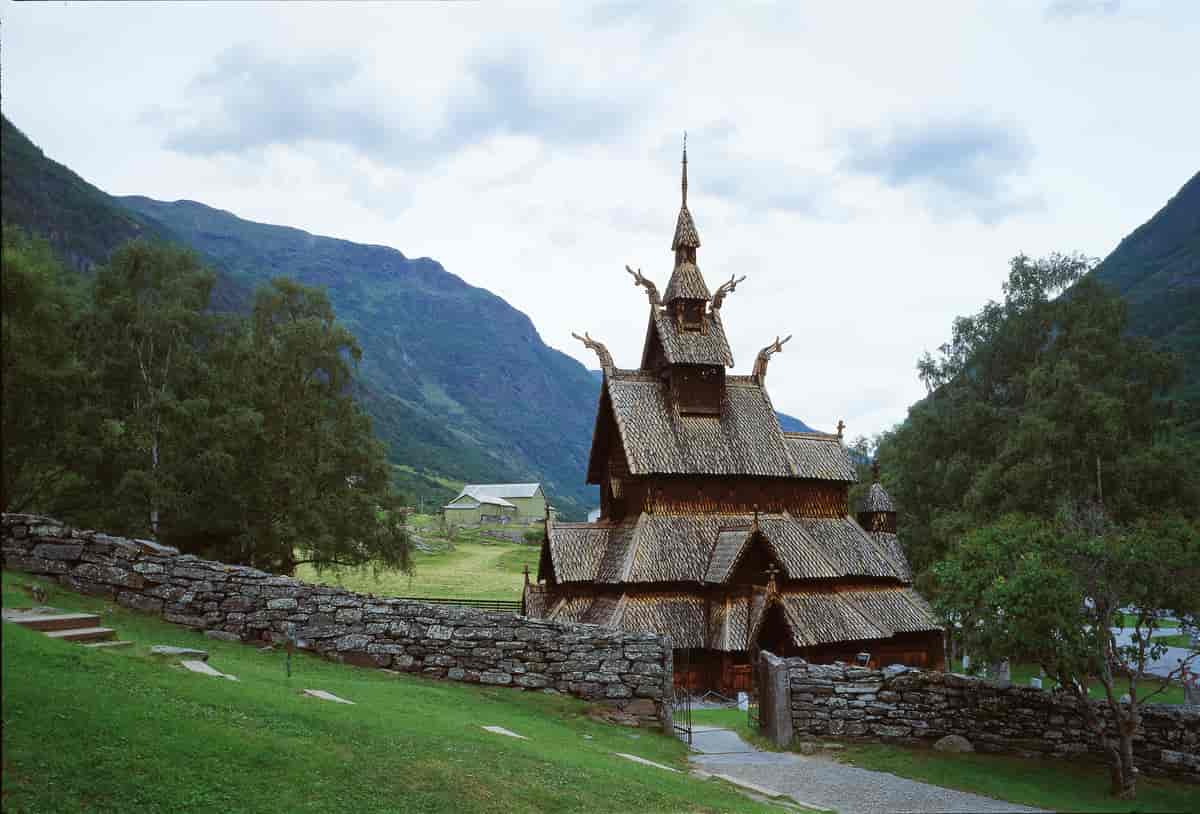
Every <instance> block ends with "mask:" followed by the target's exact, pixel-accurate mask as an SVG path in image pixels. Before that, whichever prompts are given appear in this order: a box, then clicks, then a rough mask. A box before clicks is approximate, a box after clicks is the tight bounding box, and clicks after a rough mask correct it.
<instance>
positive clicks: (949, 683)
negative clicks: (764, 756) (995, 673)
mask: <svg viewBox="0 0 1200 814" xmlns="http://www.w3.org/2000/svg"><path fill="white" fill-rule="evenodd" d="M786 661H787V669H788V692H789V694H790V699H789V703H790V707H791V715H792V737H793V738H795V739H797V740H807V739H812V738H826V737H828V738H838V739H848V740H883V741H901V742H930V743H931V742H933V741H935V740H937V739H939V738H941V737H944V736H946V735H961V736H962V737H965V738H967V739H968V740H969V741H971V743H972V745H973V746H974V747H975V748H976V749H977V750H979V751H984V752H1007V753H1012V754H1018V755H1023V756H1026V757H1043V756H1047V757H1072V756H1079V757H1087V758H1093V757H1094V758H1095V759H1097V760H1103V755H1102V753H1101V750H1100V746H1099V744H1098V743H1097V742H1096V739H1095V736H1094V735H1093V734H1092V733H1091V732H1090V730H1089V729H1088V728H1087V727H1086V725H1085V724H1084V721H1083V716H1082V714H1081V713H1080V707H1079V705H1078V702H1076V700H1075V699H1074V698H1071V697H1070V696H1067V695H1064V694H1062V693H1054V692H1048V691H1045V690H1040V689H1034V688H1031V687H1017V686H1014V685H1013V684H1012V683H1011V682H993V681H987V680H984V679H980V678H973V677H969V676H964V675H958V674H954V673H938V672H931V671H923V670H914V669H909V668H903V667H898V668H890V669H888V670H884V671H879V670H867V669H863V668H858V667H847V666H844V665H841V664H833V665H815V664H808V663H807V662H806V661H804V659H798V658H792V659H787V660H786ZM1093 704H1094V707H1095V708H1096V709H1097V712H1098V713H1099V714H1100V715H1101V716H1102V717H1104V718H1106V719H1108V720H1109V721H1110V723H1109V730H1110V733H1111V735H1112V737H1114V738H1115V737H1116V728H1115V726H1113V725H1112V723H1111V715H1110V714H1109V712H1108V710H1107V709H1106V708H1105V705H1103V704H1100V703H1097V702H1093ZM1133 749H1134V756H1135V760H1136V762H1137V765H1138V768H1139V769H1141V770H1142V771H1144V772H1147V773H1151V774H1159V775H1171V776H1175V777H1178V778H1180V779H1184V780H1190V781H1192V782H1198V783H1200V707H1197V706H1185V705H1175V704H1147V705H1145V706H1143V707H1142V725H1141V728H1140V730H1139V732H1138V734H1137V735H1136V736H1135V739H1134V746H1133Z"/></svg>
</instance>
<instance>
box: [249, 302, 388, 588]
mask: <svg viewBox="0 0 1200 814" xmlns="http://www.w3.org/2000/svg"><path fill="white" fill-rule="evenodd" d="M229 352H230V353H231V354H232V355H233V356H234V357H235V361H234V362H233V363H231V364H230V365H229V369H230V370H234V371H238V372H237V374H236V376H237V380H238V381H237V386H238V388H239V390H240V392H241V393H242V394H243V396H244V398H245V399H246V407H247V409H248V412H246V413H245V414H243V415H240V416H238V417H236V419H235V420H237V421H238V422H239V423H240V424H241V427H242V429H241V431H240V434H239V436H238V438H239V439H240V443H241V444H242V448H240V449H239V450H238V451H236V452H235V453H233V454H232V456H231V457H232V459H233V460H234V461H236V463H235V466H236V467H237V469H238V470H239V473H238V474H237V475H236V476H235V480H236V482H237V483H238V484H239V489H238V498H237V500H238V506H239V512H240V518H239V520H238V525H239V529H240V533H239V535H238V536H237V538H236V540H234V541H231V542H232V544H233V545H234V546H235V547H236V552H235V554H234V556H233V558H234V559H236V560H237V561H240V562H252V563H254V564H255V565H258V566H260V567H264V568H267V569H270V570H276V571H281V572H284V573H291V572H292V571H294V569H295V568H296V566H297V565H300V564H302V563H311V564H313V565H314V566H316V567H317V568H318V569H321V568H326V567H334V568H337V567H342V566H356V565H361V564H364V563H367V562H370V563H373V564H374V565H376V566H377V567H382V568H397V569H401V570H408V569H409V568H410V559H409V539H408V534H407V532H406V529H405V524H404V519H405V518H404V513H403V512H402V511H401V509H400V507H401V505H402V502H403V501H402V500H401V498H400V496H399V495H397V494H395V493H394V492H393V490H392V489H391V467H390V465H389V464H388V461H387V456H386V452H385V450H384V448H383V445H382V444H381V443H380V442H379V441H378V440H377V439H376V438H375V437H374V435H373V434H372V431H371V423H370V419H369V418H368V417H367V416H366V415H365V414H364V413H363V412H362V410H361V409H360V407H359V406H358V404H357V403H356V402H355V401H354V398H353V395H352V385H353V373H354V367H353V365H354V364H356V363H357V361H358V360H359V358H360V357H361V351H360V350H359V347H358V342H357V341H356V340H355V338H354V336H353V335H352V334H351V333H350V332H349V331H348V330H346V328H345V327H344V326H342V325H341V324H339V323H338V322H337V321H336V319H335V316H334V312H333V308H332V306H331V305H330V304H329V299H328V297H327V296H326V294H325V292H324V291H322V290H320V289H315V288H309V287H306V286H303V285H300V284H298V283H295V282H293V281H291V280H286V279H283V278H277V279H275V280H273V281H272V282H271V285H270V286H264V287H263V288H261V289H259V291H258V292H257V295H256V299H255V304H254V311H253V314H252V315H251V318H250V322H249V326H248V328H247V329H246V330H244V331H243V332H242V333H241V335H240V336H238V337H235V338H234V339H233V340H232V344H231V346H230V351H229Z"/></svg>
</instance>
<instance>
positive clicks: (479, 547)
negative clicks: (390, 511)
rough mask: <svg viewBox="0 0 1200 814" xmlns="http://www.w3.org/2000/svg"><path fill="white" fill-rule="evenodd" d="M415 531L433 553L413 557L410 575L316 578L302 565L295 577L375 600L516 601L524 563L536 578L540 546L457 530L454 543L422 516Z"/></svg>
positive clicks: (345, 572) (365, 572)
mask: <svg viewBox="0 0 1200 814" xmlns="http://www.w3.org/2000/svg"><path fill="white" fill-rule="evenodd" d="M497 528H500V527H497ZM510 529H511V527H510ZM413 530H414V531H415V532H416V533H417V534H419V535H420V536H421V539H422V540H424V541H425V542H426V543H427V544H428V545H431V546H432V547H434V549H435V550H434V551H433V552H431V553H426V552H424V551H415V552H414V553H413V563H414V566H415V568H414V573H413V574H412V576H409V575H407V574H401V573H395V572H392V573H379V574H375V573H373V572H372V569H371V567H370V566H366V567H363V568H347V569H342V570H341V571H339V572H334V571H326V572H324V573H323V574H317V572H316V571H315V570H314V569H313V568H312V567H311V566H300V567H299V568H297V569H296V577H297V578H298V579H302V580H304V581H305V582H314V583H323V584H326V585H339V586H342V587H344V588H349V589H350V590H353V591H359V592H361V593H373V594H375V595H376V596H429V597H453V598H457V599H520V598H521V591H522V588H523V586H524V576H523V575H522V569H524V567H525V566H526V565H528V566H529V570H530V572H531V574H533V575H534V576H533V577H531V579H532V578H534V577H536V575H537V564H538V554H539V552H540V548H539V547H538V546H536V545H523V544H521V543H510V542H502V541H498V540H489V539H488V538H487V537H485V536H484V535H483V533H482V532H483V531H486V529H459V530H458V531H457V532H456V533H455V534H454V537H453V538H452V539H447V538H446V537H443V536H441V535H440V534H439V532H438V531H437V530H436V529H435V527H434V526H433V524H432V521H431V520H430V519H429V518H424V517H422V516H420V515H418V517H417V518H416V519H415V521H414V522H413Z"/></svg>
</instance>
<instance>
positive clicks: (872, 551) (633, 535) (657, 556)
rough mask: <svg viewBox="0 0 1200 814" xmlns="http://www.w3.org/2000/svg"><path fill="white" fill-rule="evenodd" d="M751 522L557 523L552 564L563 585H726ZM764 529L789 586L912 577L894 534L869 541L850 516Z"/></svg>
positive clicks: (777, 518)
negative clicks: (803, 581) (847, 579)
mask: <svg viewBox="0 0 1200 814" xmlns="http://www.w3.org/2000/svg"><path fill="white" fill-rule="evenodd" d="M753 522H754V518H753V517H752V516H750V515H717V514H686V515H679V514H648V513H643V514H639V515H638V516H637V518H636V520H632V521H631V522H627V523H622V524H619V525H611V526H610V525H599V524H598V525H592V524H584V523H571V524H553V525H551V528H550V539H549V546H550V557H551V560H552V564H553V568H554V574H555V576H556V578H557V580H558V581H559V582H561V583H581V582H584V583H586V582H597V583H601V584H606V585H621V584H647V583H664V582H694V583H697V584H702V583H709V584H713V583H721V582H724V581H726V580H728V579H729V576H730V574H731V573H732V571H733V568H734V566H735V564H736V562H737V560H738V558H739V557H740V556H741V554H742V552H743V551H744V550H745V548H746V546H747V545H749V543H750V539H751V537H752V536H753V535H754V533H755V532H754V529H753ZM758 529H759V533H760V534H761V535H762V537H763V539H764V542H765V543H766V545H767V546H768V547H769V548H770V550H771V552H772V554H773V555H774V556H775V558H776V559H777V560H778V561H779V563H780V564H781V565H782V566H783V568H784V572H785V575H786V577H787V578H788V579H792V580H797V579H839V578H844V577H869V578H873V579H893V580H897V581H899V582H908V581H909V580H910V579H911V578H912V577H911V572H910V570H909V567H908V563H907V561H906V560H905V558H904V553H903V551H901V550H900V547H899V544H898V543H897V542H896V540H895V535H884V534H868V533H867V532H865V531H863V530H862V528H861V527H860V526H859V525H858V524H857V523H856V522H855V521H854V520H853V519H852V518H850V517H836V518H805V517H794V516H792V515H790V514H775V515H760V516H759V518H758Z"/></svg>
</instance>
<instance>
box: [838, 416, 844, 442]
mask: <svg viewBox="0 0 1200 814" xmlns="http://www.w3.org/2000/svg"><path fill="white" fill-rule="evenodd" d="M845 430H846V422H845V421H842V420H841V419H840V418H839V419H838V425H837V431H838V438H841V437H842V433H843V432H845Z"/></svg>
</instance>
